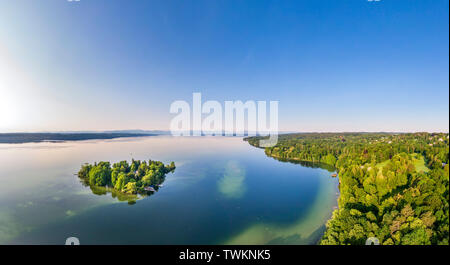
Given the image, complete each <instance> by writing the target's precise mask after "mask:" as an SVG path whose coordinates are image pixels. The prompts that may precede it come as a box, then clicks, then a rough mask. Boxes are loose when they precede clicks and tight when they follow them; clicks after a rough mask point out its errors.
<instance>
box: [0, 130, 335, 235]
mask: <svg viewBox="0 0 450 265" xmlns="http://www.w3.org/2000/svg"><path fill="white" fill-rule="evenodd" d="M132 157H133V158H135V159H141V160H144V159H153V160H160V161H163V162H165V163H168V162H170V161H175V163H176V165H177V169H176V171H175V173H173V174H169V175H168V176H167V177H166V181H165V182H164V186H163V187H162V188H161V189H160V190H159V191H158V192H157V193H155V194H154V195H152V196H150V197H146V198H143V199H141V200H138V201H137V202H136V203H135V204H133V205H130V204H128V203H127V202H120V201H118V200H117V198H113V197H112V196H111V194H106V195H101V196H99V195H95V194H93V193H92V192H91V190H90V189H89V188H87V187H84V186H83V185H82V184H81V183H80V182H79V180H78V178H77V177H76V176H74V174H75V173H76V172H77V171H78V169H79V167H80V165H81V164H83V163H85V162H90V163H92V162H94V161H100V160H106V161H111V162H117V161H120V160H125V159H127V160H131V158H132ZM0 161H2V167H1V169H0V181H1V182H2V183H3V185H0V243H3V244H64V242H65V240H66V238H68V237H73V236H74V237H78V238H79V240H80V242H81V244H313V243H316V242H317V240H318V238H319V237H320V235H321V233H322V230H323V225H324V224H325V222H326V220H327V219H328V218H329V217H330V216H331V212H332V210H333V207H335V206H336V194H337V192H338V189H337V179H335V178H332V177H330V172H329V171H327V170H324V169H320V168H311V167H306V166H301V165H298V164H292V163H286V162H280V161H277V160H275V159H272V158H269V157H266V156H265V154H264V151H263V150H261V149H257V148H254V147H251V146H250V145H248V143H246V142H244V141H242V139H241V138H232V137H230V138H227V137H175V138H173V137H169V136H158V137H145V138H135V139H115V140H107V141H84V142H65V143H39V144H36V143H34V144H20V145H0Z"/></svg>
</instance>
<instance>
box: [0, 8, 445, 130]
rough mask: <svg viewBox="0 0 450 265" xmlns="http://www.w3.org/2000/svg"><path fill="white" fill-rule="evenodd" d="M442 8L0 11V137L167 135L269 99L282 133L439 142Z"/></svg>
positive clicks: (442, 92) (442, 105) (442, 99)
mask: <svg viewBox="0 0 450 265" xmlns="http://www.w3.org/2000/svg"><path fill="white" fill-rule="evenodd" d="M448 87H449V1H448V0H428V1H425V0H414V1H413V0H381V1H379V2H369V1H367V0H330V1H327V0H310V1H300V0H297V1H264V0H261V1H256V0H249V1H241V0H239V1H233V0H224V1H214V0H206V1H201V0H192V1H187V0H179V1H168V0H162V1H148V0H80V1H79V2H69V1H67V0H39V1H34V0H14V1H3V0H2V1H0V132H12V131H60V130H61V131H66V130H109V129H168V128H169V123H170V120H171V118H172V117H173V115H171V114H170V113H169V107H170V104H171V103H172V102H173V101H174V100H180V99H181V100H187V101H189V100H191V98H192V93H193V92H201V93H202V95H203V99H204V100H218V101H222V102H223V101H224V100H243V101H245V100H267V101H269V100H279V115H280V116H279V125H280V129H281V130H283V131H448V129H449V113H448V111H449V88H448Z"/></svg>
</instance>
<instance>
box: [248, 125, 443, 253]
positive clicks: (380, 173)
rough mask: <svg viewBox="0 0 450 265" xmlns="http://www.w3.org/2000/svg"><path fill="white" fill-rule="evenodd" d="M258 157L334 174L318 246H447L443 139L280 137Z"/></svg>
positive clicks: (405, 136)
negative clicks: (335, 195)
mask: <svg viewBox="0 0 450 265" xmlns="http://www.w3.org/2000/svg"><path fill="white" fill-rule="evenodd" d="M261 138H263V137H249V138H245V139H244V140H246V141H248V142H249V143H250V144H251V145H253V146H256V147H259V146H258V143H259V140H260V139H261ZM265 153H266V154H267V155H268V156H271V157H274V158H278V159H283V160H286V159H288V160H289V159H292V160H298V161H310V162H320V163H325V164H328V165H331V166H333V167H334V168H335V169H336V171H337V173H338V177H339V190H340V196H339V199H338V205H339V207H338V209H337V210H335V211H334V212H333V215H332V218H331V219H330V220H329V221H328V223H327V229H326V231H325V234H324V235H323V238H322V240H321V244H323V245H335V244H365V242H366V239H367V238H369V237H376V238H378V239H379V241H380V244H383V245H429V244H433V245H434V244H445V245H448V242H449V165H448V160H449V135H448V134H444V133H432V134H430V133H410V134H388V133H304V134H287V135H280V137H279V141H278V144H277V145H276V146H274V147H270V148H265Z"/></svg>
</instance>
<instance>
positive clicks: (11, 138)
mask: <svg viewBox="0 0 450 265" xmlns="http://www.w3.org/2000/svg"><path fill="white" fill-rule="evenodd" d="M157 135H159V134H154V133H0V144H23V143H40V142H64V141H84V140H104V139H115V138H126V137H144V136H157Z"/></svg>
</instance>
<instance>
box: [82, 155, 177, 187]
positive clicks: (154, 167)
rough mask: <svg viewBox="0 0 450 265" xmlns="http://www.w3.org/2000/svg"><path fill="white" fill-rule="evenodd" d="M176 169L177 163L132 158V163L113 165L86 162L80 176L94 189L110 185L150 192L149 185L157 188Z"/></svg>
mask: <svg viewBox="0 0 450 265" xmlns="http://www.w3.org/2000/svg"><path fill="white" fill-rule="evenodd" d="M174 170H175V163H174V162H172V163H170V164H169V165H164V164H163V163H162V162H160V161H152V160H149V161H148V162H147V161H143V162H141V161H140V160H134V159H133V160H132V161H131V164H128V162H127V161H121V162H119V163H115V164H113V165H112V167H111V164H110V163H109V162H99V163H98V164H97V163H94V165H90V164H85V165H83V166H82V167H81V169H80V171H79V172H78V177H79V178H80V179H81V180H82V181H83V183H85V184H86V185H89V186H90V187H91V189H93V190H94V188H95V187H109V188H112V189H114V190H116V191H117V192H122V193H126V194H138V193H139V194H148V193H151V192H152V191H149V189H148V187H152V188H153V189H154V190H157V189H158V187H159V185H161V184H162V182H164V179H165V175H166V174H167V173H169V172H173V171H174Z"/></svg>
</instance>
